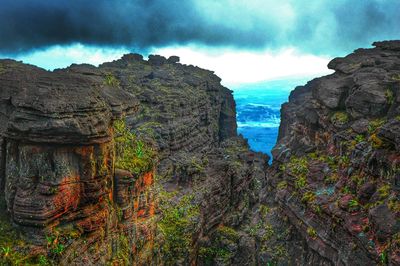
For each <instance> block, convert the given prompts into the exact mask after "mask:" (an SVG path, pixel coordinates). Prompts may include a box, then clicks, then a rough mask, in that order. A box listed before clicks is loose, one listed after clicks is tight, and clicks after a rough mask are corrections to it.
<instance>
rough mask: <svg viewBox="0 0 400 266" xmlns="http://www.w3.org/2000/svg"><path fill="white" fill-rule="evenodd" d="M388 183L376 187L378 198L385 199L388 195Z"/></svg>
mask: <svg viewBox="0 0 400 266" xmlns="http://www.w3.org/2000/svg"><path fill="white" fill-rule="evenodd" d="M390 189H391V187H390V185H389V184H383V185H382V186H380V187H379V188H378V193H379V198H380V199H381V200H384V199H386V198H387V197H389V195H390Z"/></svg>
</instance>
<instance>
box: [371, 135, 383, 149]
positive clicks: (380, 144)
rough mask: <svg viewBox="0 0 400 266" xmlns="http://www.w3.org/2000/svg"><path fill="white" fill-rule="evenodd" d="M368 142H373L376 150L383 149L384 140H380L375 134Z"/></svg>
mask: <svg viewBox="0 0 400 266" xmlns="http://www.w3.org/2000/svg"><path fill="white" fill-rule="evenodd" d="M368 141H369V142H371V144H372V147H373V148H374V149H379V148H382V147H383V144H384V143H383V140H382V139H380V138H379V137H378V136H377V135H376V134H375V133H374V134H372V135H371V136H370V137H369V139H368Z"/></svg>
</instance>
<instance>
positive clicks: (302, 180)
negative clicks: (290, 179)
mask: <svg viewBox="0 0 400 266" xmlns="http://www.w3.org/2000/svg"><path fill="white" fill-rule="evenodd" d="M294 185H295V187H296V188H297V189H302V188H305V187H306V186H307V179H306V177H305V176H298V177H297V178H296V180H295V181H294Z"/></svg>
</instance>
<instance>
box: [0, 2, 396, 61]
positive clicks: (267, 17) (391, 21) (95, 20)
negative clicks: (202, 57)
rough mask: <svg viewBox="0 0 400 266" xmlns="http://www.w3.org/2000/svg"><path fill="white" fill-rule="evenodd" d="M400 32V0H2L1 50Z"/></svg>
mask: <svg viewBox="0 0 400 266" xmlns="http://www.w3.org/2000/svg"><path fill="white" fill-rule="evenodd" d="M394 38H400V1H398V0H335V1H328V0H325V1H324V0H308V1H303V0H286V1H271V0H263V1H262V0H254V1H250V0H247V1H241V0H236V1H235V0H219V1H216V0H116V1H111V0H98V1H94V0H69V1H67V0H65V1H61V0H0V52H2V53H19V52H26V51H31V50H34V49H38V48H44V47H48V46H51V45H56V44H60V45H68V44H71V43H77V42H79V43H84V44H89V45H96V46H118V47H120V46H123V47H128V48H129V47H135V48H147V47H152V46H165V45H170V44H186V43H197V44H204V45H212V46H232V47H237V48H251V49H258V48H266V47H267V48H278V47H282V46H296V47H298V48H299V49H300V50H303V51H307V52H313V53H327V54H335V53H340V52H343V51H348V50H349V49H353V48H355V47H358V46H366V45H368V44H369V43H370V42H372V41H374V40H379V39H394Z"/></svg>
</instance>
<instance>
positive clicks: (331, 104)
mask: <svg viewBox="0 0 400 266" xmlns="http://www.w3.org/2000/svg"><path fill="white" fill-rule="evenodd" d="M374 45H375V46H376V48H373V49H358V50H356V51H355V52H354V53H353V54H350V55H348V56H346V57H344V58H336V59H334V60H332V61H331V62H330V63H329V65H328V66H329V68H331V69H333V70H335V73H334V74H332V75H329V76H326V77H322V78H318V79H314V80H312V81H310V82H308V83H307V85H305V86H301V87H297V88H296V89H295V90H294V91H293V92H292V93H291V95H290V97H289V102H288V103H286V104H284V105H283V106H282V111H281V114H282V122H281V126H280V132H279V141H278V144H277V145H276V146H275V149H274V151H273V155H274V163H273V169H271V170H270V171H269V177H268V179H269V184H270V185H271V186H272V187H275V189H274V191H275V193H276V202H278V203H279V205H280V206H281V208H282V211H281V214H282V215H283V216H285V217H287V218H288V220H289V224H290V225H292V226H294V227H295V228H296V229H295V231H294V232H292V236H293V237H294V238H299V239H303V240H302V241H301V242H293V243H292V245H291V247H289V249H295V250H298V253H297V254H302V255H300V256H298V257H297V258H296V262H294V263H295V264H298V265H304V264H308V265H317V264H318V265H322V264H323V265H376V264H378V263H381V264H390V265H400V238H399V230H400V220H399V217H400V208H399V207H400V201H399V200H400V198H399V193H398V188H399V186H398V185H399V182H398V176H399V174H400V173H399V171H398V169H399V166H400V157H399V144H400V143H399V138H398V133H399V131H398V130H397V129H398V124H399V121H400V119H399V117H400V108H399V106H400V98H399V97H400V93H399V86H400V79H399V77H400V61H399V57H400V42H398V41H391V42H378V43H375V44H374ZM299 236H300V237H299ZM296 245H297V247H296ZM289 253H290V251H289Z"/></svg>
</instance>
